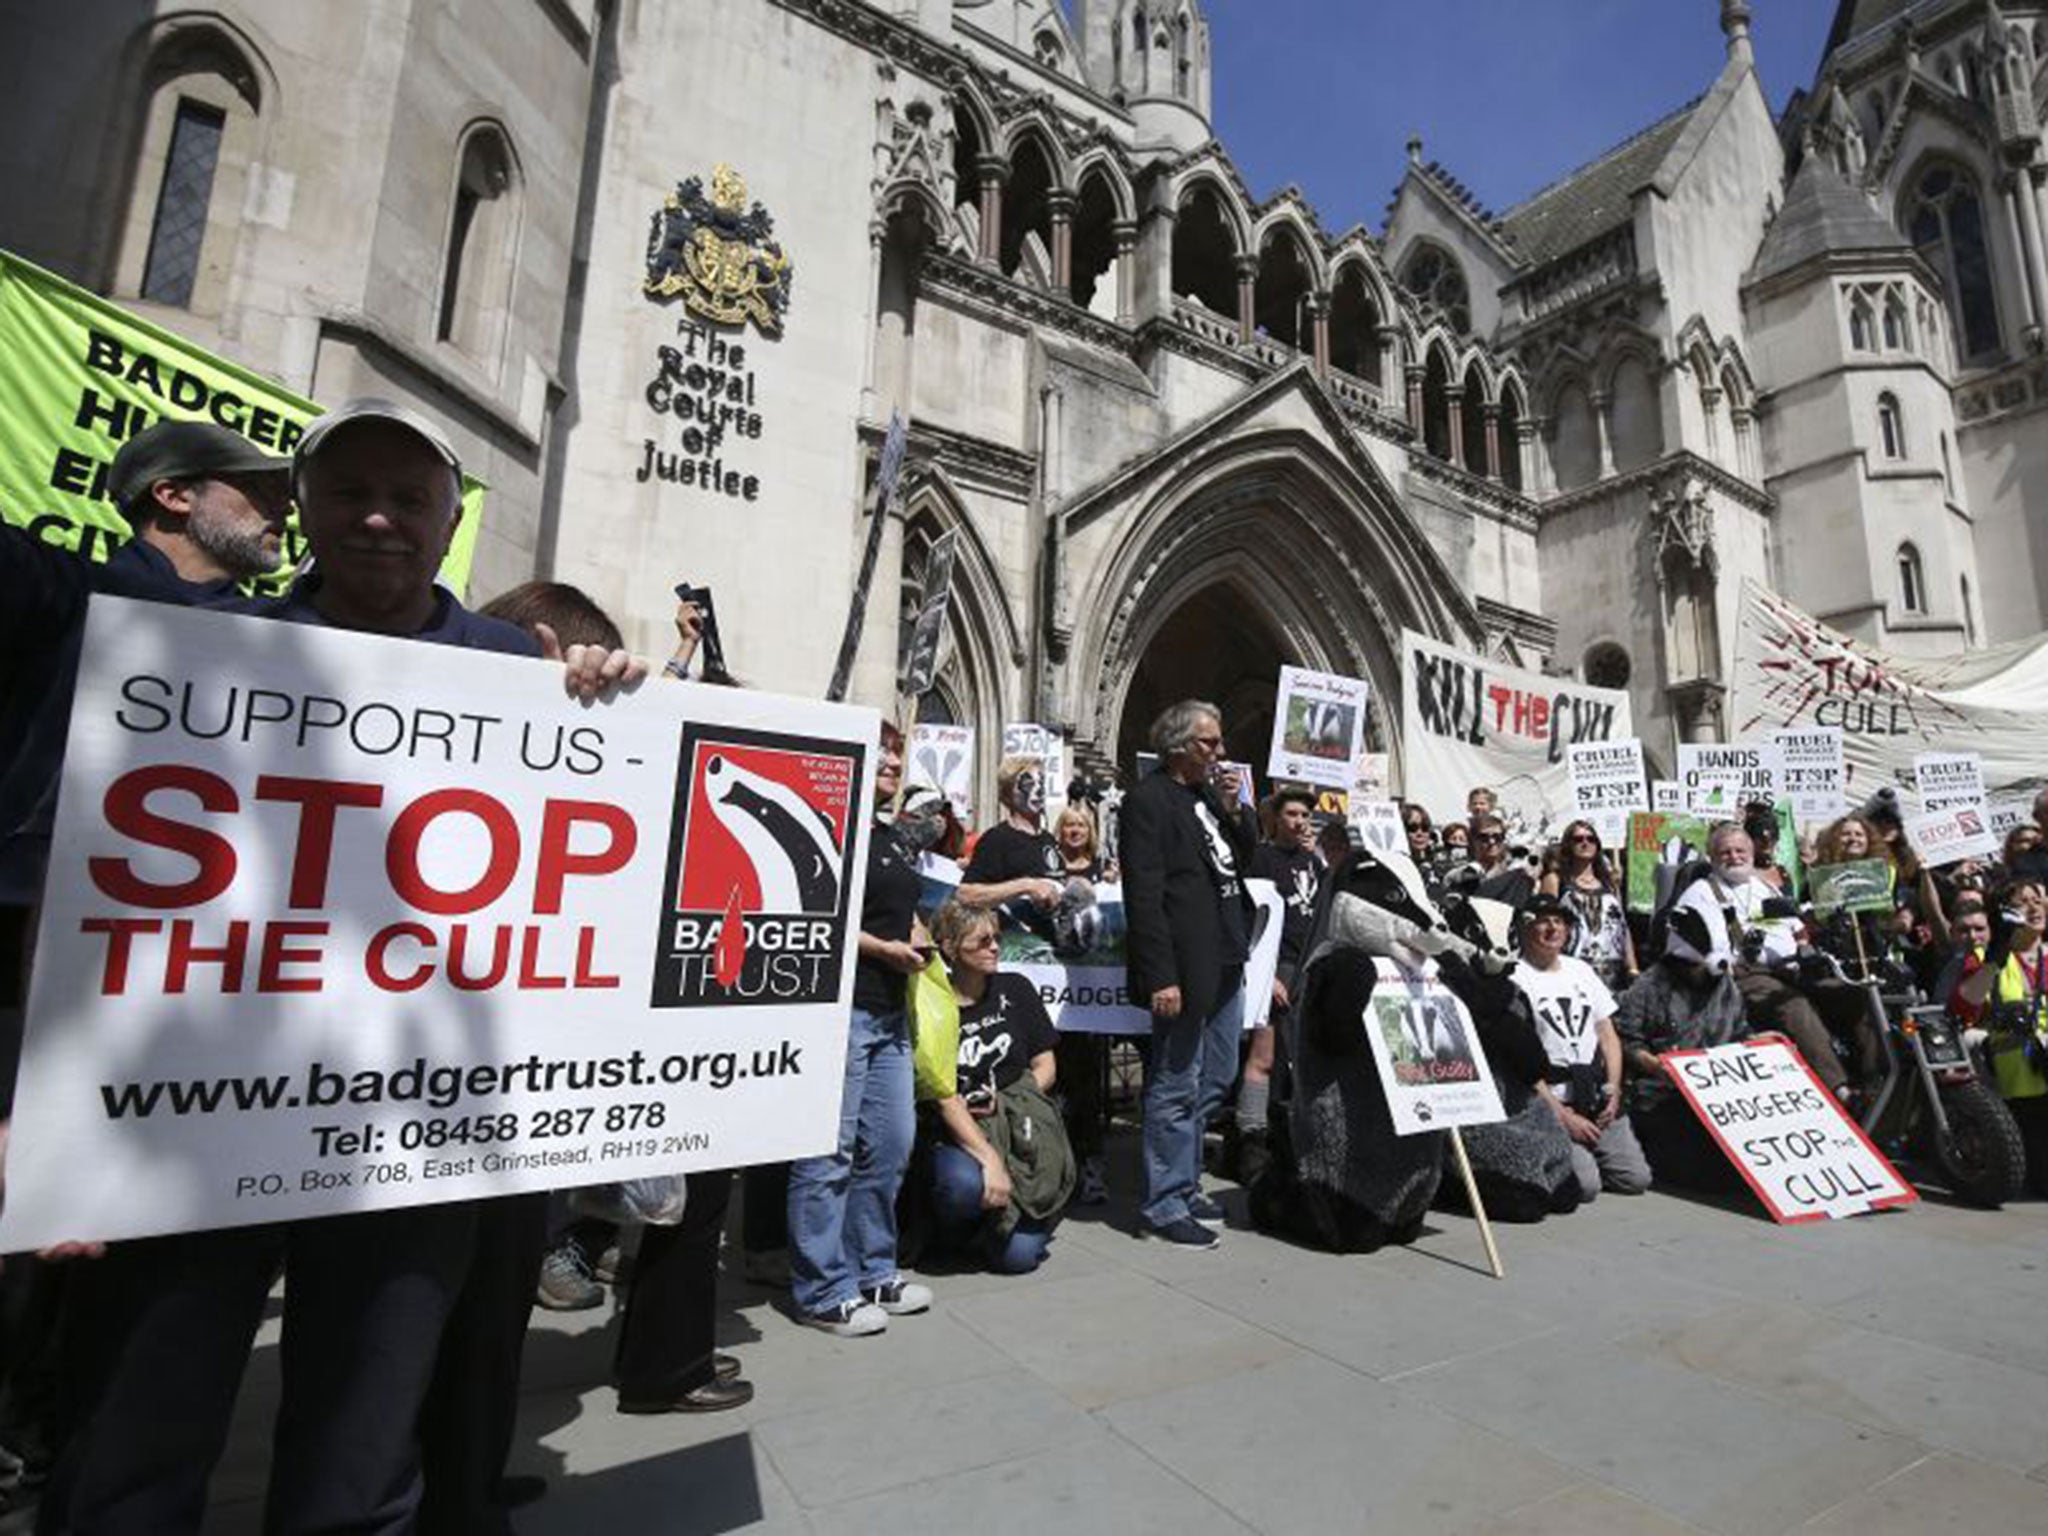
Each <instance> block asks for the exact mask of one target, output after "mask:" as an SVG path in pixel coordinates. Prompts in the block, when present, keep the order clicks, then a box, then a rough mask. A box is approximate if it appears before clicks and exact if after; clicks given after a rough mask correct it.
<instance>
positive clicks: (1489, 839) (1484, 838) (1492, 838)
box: [1472, 832, 1508, 843]
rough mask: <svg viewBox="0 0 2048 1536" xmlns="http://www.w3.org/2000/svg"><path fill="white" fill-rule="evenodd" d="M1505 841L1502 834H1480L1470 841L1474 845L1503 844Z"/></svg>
mask: <svg viewBox="0 0 2048 1536" xmlns="http://www.w3.org/2000/svg"><path fill="white" fill-rule="evenodd" d="M1507 840H1508V839H1507V834H1506V833H1504V832H1481V833H1479V834H1477V835H1476V836H1475V837H1474V838H1473V839H1472V841H1473V842H1475V843H1504V842H1506V841H1507Z"/></svg>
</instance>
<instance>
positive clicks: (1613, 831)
mask: <svg viewBox="0 0 2048 1536" xmlns="http://www.w3.org/2000/svg"><path fill="white" fill-rule="evenodd" d="M1566 764H1567V766H1568V767H1569V769H1570V771H1571V781H1572V807H1573V809H1574V811H1575V812H1576V813H1577V814H1578V815H1580V816H1583V817H1584V818H1585V819H1586V820H1587V821H1590V822H1592V823H1593V830H1594V831H1596V832H1598V833H1599V834H1600V841H1601V843H1602V845H1603V846H1605V847H1608V848H1619V847H1620V846H1621V845H1622V843H1623V842H1624V841H1625V840H1626V839H1627V837H1628V818H1629V814H1630V813H1631V812H1633V811H1647V810H1648V809H1649V808H1650V797H1649V794H1648V793H1647V791H1646V790H1645V789H1644V786H1643V744H1642V743H1641V742H1640V741H1637V740H1636V739H1635V738H1634V737H1632V736H1631V737H1629V738H1628V739H1627V740H1626V741H1582V742H1577V743H1575V744H1574V745H1573V746H1572V747H1571V748H1570V749H1569V751H1568V753H1567V755H1566Z"/></svg>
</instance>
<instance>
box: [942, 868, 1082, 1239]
mask: <svg viewBox="0 0 2048 1536" xmlns="http://www.w3.org/2000/svg"><path fill="white" fill-rule="evenodd" d="M932 930H933V931H932V937H933V939H934V941H935V942H936V943H937V944H938V947H939V953H940V955H941V956H942V957H944V959H945V962H946V969H947V971H948V973H949V974H950V976H951V979H952V984H953V997H954V1000H955V1001H956V1002H957V1003H958V1004H959V1009H960V1049H959V1055H958V1063H957V1067H956V1070H955V1079H954V1086H953V1092H952V1094H951V1095H950V1096H948V1097H945V1098H941V1099H940V1100H939V1101H938V1103H937V1110H938V1119H939V1129H938V1132H937V1135H936V1139H935V1143H934V1145H933V1148H932V1214H933V1217H934V1218H935V1224H936V1227H937V1233H936V1235H937V1237H938V1238H939V1241H940V1243H941V1244H942V1245H943V1246H945V1247H947V1248H951V1249H954V1250H957V1251H959V1252H961V1253H963V1254H966V1255H971V1256H972V1257H974V1258H975V1259H976V1260H977V1261H979V1262H982V1263H985V1264H986V1265H987V1266H988V1268H989V1269H991V1270H993V1271H995V1272H996V1273H997V1274H1004V1275H1022V1274H1028V1273H1029V1272H1030V1271H1032V1270H1034V1269H1036V1268H1037V1267H1038V1266H1039V1265H1040V1264H1041V1263H1043V1262H1044V1260H1045V1251H1046V1245H1047V1244H1048V1243H1049V1242H1050V1241H1051V1240H1052V1228H1053V1225H1054V1223H1055V1222H1057V1221H1058V1219H1059V1213H1060V1210H1061V1208H1062V1207H1063V1206H1064V1205H1065V1204H1066V1201H1067V1197H1068V1196H1069V1195H1070V1194H1072V1192H1073V1188H1074V1178H1075V1171H1074V1161H1073V1154H1072V1151H1071V1149H1070V1147H1069V1146H1068V1143H1067V1138H1066V1133H1065V1130H1064V1128H1063V1127H1062V1125H1061V1123H1060V1115H1059V1110H1058V1108H1057V1107H1056V1106H1054V1104H1053V1103H1052V1101H1051V1100H1050V1099H1049V1098H1048V1097H1047V1095H1048V1094H1049V1093H1050V1092H1051V1091H1052V1085H1053V1079H1054V1073H1055V1070H1056V1069H1055V1067H1054V1063H1053V1052H1054V1050H1055V1049H1056V1048H1057V1047H1058V1044H1059V1036H1058V1034H1057V1032H1056V1031H1055V1030H1054V1029H1053V1027H1052V1020H1051V1019H1049V1018H1047V1017H1046V1013H1045V1005H1044V1004H1043V1003H1041V1002H1040V1001H1039V1000H1038V990H1037V988H1035V987H1034V986H1032V985H1031V983H1030V982H1028V981H1026V980H1025V979H1024V978H1023V977H1022V976H1018V975H1014V974H1004V973H1003V972H1002V971H1001V970H1000V969H999V963H1000V960H1001V954H1002V949H1001V943H1002V941H1001V935H1000V933H999V931H998V926H997V918H996V914H995V913H994V912H992V911H989V910H987V909H985V908H981V909H978V908H973V907H965V906H962V905H960V904H959V903H958V902H948V903H946V905H945V906H943V907H941V908H940V909H939V911H938V914H937V915H936V916H935V917H934V918H933V922H932Z"/></svg>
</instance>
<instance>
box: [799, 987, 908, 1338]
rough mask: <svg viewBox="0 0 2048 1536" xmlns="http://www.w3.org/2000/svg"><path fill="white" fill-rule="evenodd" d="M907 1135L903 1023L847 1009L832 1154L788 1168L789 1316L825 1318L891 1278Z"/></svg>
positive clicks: (899, 1014)
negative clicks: (792, 1310)
mask: <svg viewBox="0 0 2048 1536" xmlns="http://www.w3.org/2000/svg"><path fill="white" fill-rule="evenodd" d="M916 1129H917V1121H916V1116H915V1112H914V1111H913V1109H912V1107H911V1077H910V1026H909V1023H908V1021H907V1020H906V1019H905V1017H904V1015H903V1013H902V1011H901V1010H900V1009H899V1010H898V1011H896V1012H894V1013H869V1012H868V1011H867V1010H866V1009H865V1008H855V1009H854V1010H853V1020H852V1023H851V1026H850V1028H849V1029H848V1031H847V1036H846V1088H845V1092H844V1094H843V1095H842V1096H841V1098H840V1100H839V1150H838V1151H837V1152H835V1153H833V1154H832V1155H831V1156H829V1157H808V1158H804V1159H802V1160H801V1161H798V1162H794V1163H791V1164H790V1165H789V1277H790V1292H791V1295H792V1296H793V1297H794V1299H795V1301H796V1304H797V1307H798V1308H799V1310H801V1311H803V1312H806V1313H812V1314H815V1313H819V1312H829V1311H831V1310H832V1309H833V1308H834V1307H836V1306H838V1305H839V1304H840V1303H841V1302H846V1301H853V1300H855V1299H857V1298H858V1297H859V1295H860V1291H861V1288H862V1287H863V1286H875V1285H882V1284H884V1283H886V1282H887V1281H890V1280H893V1279H895V1278H896V1192H897V1190H898V1189H900V1188H901V1187H902V1185H903V1170H904V1168H905V1167H906V1166H908V1164H909V1162H910V1142H911V1138H912V1136H913V1135H914V1134H915V1132H916Z"/></svg>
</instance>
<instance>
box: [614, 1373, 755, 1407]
mask: <svg viewBox="0 0 2048 1536" xmlns="http://www.w3.org/2000/svg"><path fill="white" fill-rule="evenodd" d="M753 1400H754V1384H753V1383H752V1382H751V1381H742V1380H740V1379H739V1378H738V1377H734V1378H733V1379H732V1380H731V1381H717V1380H712V1381H707V1382H706V1383H705V1384H704V1385H703V1386H701V1387H698V1388H697V1389H696V1390H695V1391H692V1392H685V1393H684V1394H683V1395H682V1396H681V1397H671V1398H659V1399H655V1400H653V1401H645V1402H636V1401H633V1400H631V1399H628V1398H623V1397H622V1398H620V1399H619V1412H621V1413H723V1412H724V1411H725V1410H726V1409H728V1408H742V1407H745V1406H746V1405H747V1404H748V1403H751V1402H752V1401H753Z"/></svg>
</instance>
